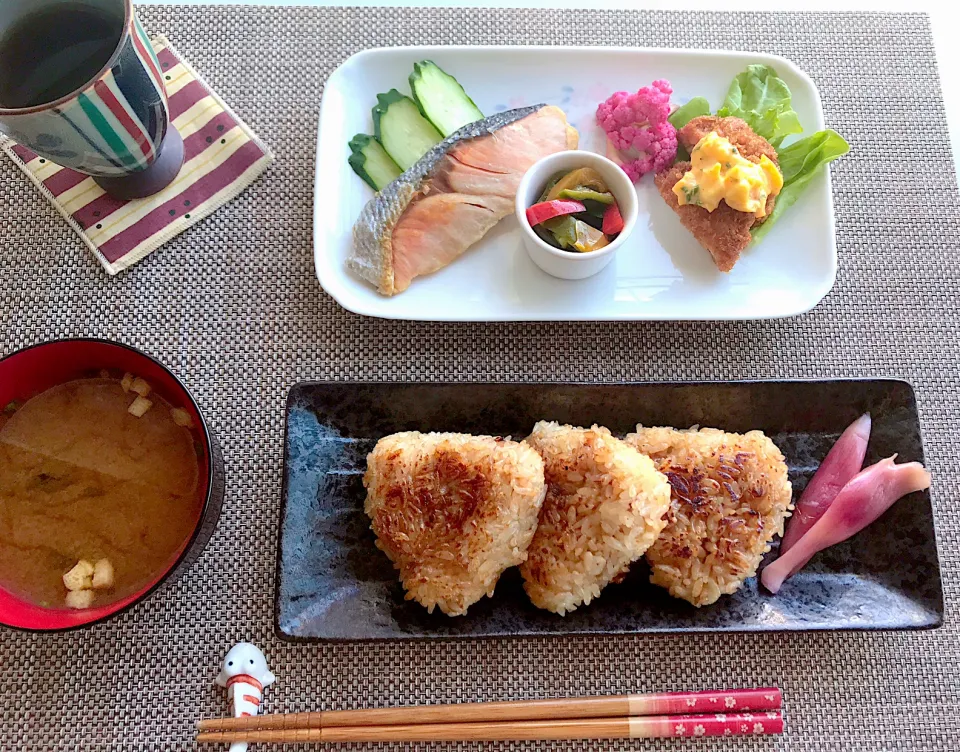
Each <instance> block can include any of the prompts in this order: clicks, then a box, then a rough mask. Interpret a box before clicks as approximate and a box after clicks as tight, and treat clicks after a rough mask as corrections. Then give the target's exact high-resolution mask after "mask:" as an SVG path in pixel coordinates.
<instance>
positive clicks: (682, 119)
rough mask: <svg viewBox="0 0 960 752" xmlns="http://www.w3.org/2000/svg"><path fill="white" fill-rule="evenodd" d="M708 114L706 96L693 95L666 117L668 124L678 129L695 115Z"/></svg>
mask: <svg viewBox="0 0 960 752" xmlns="http://www.w3.org/2000/svg"><path fill="white" fill-rule="evenodd" d="M709 114H710V103H709V102H708V101H707V99H706V97H694V98H693V99H691V100H690V101H689V102H687V103H686V104H685V105H683V106H681V107H678V108H677V109H675V110H674V111H673V113H671V115H670V117H668V118H667V120H669V121H670V124H671V125H672V126H673V127H674V128H676V129H677V130H680V129H681V128H683V126H685V125H686V124H687V123H689V122H690V121H691V120H693V119H694V118H695V117H700V116H701V115H709Z"/></svg>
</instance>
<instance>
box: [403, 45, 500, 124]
mask: <svg viewBox="0 0 960 752" xmlns="http://www.w3.org/2000/svg"><path fill="white" fill-rule="evenodd" d="M410 90H411V91H412V92H413V98H414V99H415V100H416V102H417V107H419V108H420V112H422V113H423V116H424V117H425V118H426V119H427V120H429V121H430V122H431V123H433V124H434V125H435V126H436V127H437V130H439V131H440V132H441V133H442V134H443V135H444V137H446V136H449V135H450V134H451V133H453V132H454V131H456V130H459V129H460V128H462V127H463V126H465V125H467V124H468V123H475V122H477V121H478V120H483V113H482V112H480V109H479V108H478V107H477V106H476V105H475V104H474V103H473V100H472V99H470V97H468V96H467V92H465V91H464V90H463V87H462V86H461V85H460V83H459V82H458V81H457V79H455V78H454V77H453V76H451V75H450V74H449V73H446V72H445V71H444V70H443V69H442V68H441V67H440V66H439V65H437V64H436V63H434V62H432V61H430V60H424V61H422V62H419V63H414V66H413V73H411V74H410Z"/></svg>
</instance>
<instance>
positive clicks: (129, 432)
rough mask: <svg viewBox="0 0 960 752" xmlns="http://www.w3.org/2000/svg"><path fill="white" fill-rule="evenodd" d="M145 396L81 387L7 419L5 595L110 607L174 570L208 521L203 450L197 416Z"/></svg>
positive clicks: (1, 451) (0, 562) (68, 387)
mask: <svg viewBox="0 0 960 752" xmlns="http://www.w3.org/2000/svg"><path fill="white" fill-rule="evenodd" d="M131 384H133V387H131ZM135 389H138V390H139V392H140V393H138V392H137V391H135ZM148 390H149V385H147V384H146V382H144V381H143V380H139V379H138V380H137V381H136V382H133V381H132V376H130V375H127V376H125V377H124V379H123V380H122V381H121V380H120V379H115V378H96V379H81V380H78V381H71V382H68V383H66V384H61V385H59V386H55V387H53V388H52V389H49V390H47V391H45V392H43V393H42V394H39V395H38V396H36V397H33V398H32V399H30V400H28V401H27V402H25V403H24V404H23V405H19V406H18V405H11V406H9V407H8V408H7V410H5V411H4V412H3V413H2V414H0V588H3V589H5V590H7V591H8V592H10V593H12V594H13V595H15V596H17V597H19V598H22V599H24V600H27V601H30V602H32V603H35V604H37V605H40V606H43V607H46V608H66V607H68V606H69V607H73V608H86V607H91V606H102V605H107V604H109V603H111V602H114V601H117V600H121V599H123V598H126V597H127V596H129V595H132V594H134V593H136V592H138V591H140V590H141V589H142V588H143V587H144V586H146V585H148V584H149V583H151V582H153V581H154V580H156V579H157V577H158V575H159V574H161V573H162V572H164V571H165V570H166V569H168V568H169V566H170V565H171V564H173V562H174V560H175V558H176V556H177V555H178V553H179V552H180V551H181V550H182V548H183V546H184V544H185V543H186V542H187V540H188V539H189V537H190V536H191V534H192V532H193V530H194V528H195V526H196V523H197V520H198V517H199V515H200V507H201V499H200V495H199V482H200V481H199V463H198V460H197V445H196V442H195V437H194V434H193V433H192V431H191V429H190V426H189V425H188V424H189V422H190V420H189V417H188V414H187V413H186V412H185V411H183V410H182V409H179V408H172V407H171V405H169V404H168V403H167V402H166V401H165V400H163V398H161V397H160V396H159V395H157V394H156V393H154V392H149V393H147V391H148ZM138 415H139V417H138ZM80 562H89V564H83V565H82V566H79V567H78V564H79V563H80ZM104 562H106V564H103V563H104ZM94 563H97V575H96V580H97V581H96V587H94V586H93V584H91V583H92V581H93V580H92V573H90V572H86V570H85V567H90V566H91V565H93V564H94ZM107 569H109V570H110V571H109V572H108V574H109V580H107V579H105V577H104V575H103V572H104V571H106V570H107ZM68 572H69V573H71V574H70V575H69V576H68V577H67V578H66V580H67V582H65V578H64V575H66V574H67V573H68ZM78 578H79V581H83V580H84V578H85V582H86V584H80V585H75V584H71V585H70V587H69V588H68V583H72V582H73V581H75V580H78ZM77 590H82V592H80V593H79V595H78V594H77V593H76V592H74V591H77Z"/></svg>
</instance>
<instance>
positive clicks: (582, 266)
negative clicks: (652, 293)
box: [516, 151, 638, 279]
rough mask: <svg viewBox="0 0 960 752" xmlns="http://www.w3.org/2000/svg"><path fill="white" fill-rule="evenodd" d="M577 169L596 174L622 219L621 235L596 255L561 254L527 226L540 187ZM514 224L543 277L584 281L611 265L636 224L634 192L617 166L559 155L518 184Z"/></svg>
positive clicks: (577, 154) (589, 155) (583, 155)
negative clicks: (608, 190) (617, 207)
mask: <svg viewBox="0 0 960 752" xmlns="http://www.w3.org/2000/svg"><path fill="white" fill-rule="evenodd" d="M579 167H592V168H593V169H594V170H596V171H597V172H599V173H600V175H601V176H602V177H603V179H604V182H606V184H607V187H608V188H609V189H610V192H611V193H612V194H613V196H614V198H616V199H617V203H618V204H619V206H620V215H621V216H622V217H623V231H622V232H621V233H620V234H619V235H618V236H617V239H616V240H614V241H613V242H612V243H611V244H610V245H608V246H606V247H605V248H601V249H600V250H599V251H589V252H587V253H576V252H571V251H561V250H560V249H559V248H554V247H553V246H552V245H550V244H549V243H545V242H544V241H543V240H541V239H540V238H539V236H538V235H537V233H535V232H534V231H533V228H532V227H531V226H530V223H529V222H527V209H528V208H529V207H531V206H533V205H534V204H535V203H536V202H537V199H538V198H540V194H541V193H543V189H544V186H546V184H547V182H548V181H549V180H550V178H552V177H553V176H554V175H556V174H557V173H561V172H570V171H571V170H575V169H577V168H579ZM516 212H517V220H518V221H519V222H520V231H521V232H522V233H523V245H524V247H525V248H526V249H527V253H528V254H530V258H531V259H533V263H535V264H536V265H537V266H539V267H540V268H541V269H543V271H545V272H546V273H547V274H551V275H553V276H554V277H559V278H560V279H585V278H587V277H590V276H593V275H594V274H596V273H597V272H599V271H600V270H601V269H603V268H604V267H605V266H606V265H607V264H609V263H610V262H611V261H613V254H615V253H616V252H617V249H618V248H619V247H620V246H622V245H623V244H624V242H625V241H626V239H627V238H628V237H629V236H630V233H631V232H633V228H634V227H635V226H636V224H637V213H638V202H637V189H636V188H635V187H634V185H633V183H632V182H631V181H630V178H628V177H627V173H625V172H624V171H623V170H622V169H620V167H619V166H617V165H616V164H615V163H613V162H611V161H610V160H609V159H607V158H606V157H602V156H600V155H599V154H594V153H593V152H589V151H561V152H557V153H556V154H551V155H550V156H548V157H544V158H543V159H541V160H540V161H539V162H536V163H535V164H534V165H533V166H532V167H531V168H530V169H529V170H527V172H526V174H525V175H524V176H523V178H522V179H521V180H520V187H519V188H518V189H517V200H516Z"/></svg>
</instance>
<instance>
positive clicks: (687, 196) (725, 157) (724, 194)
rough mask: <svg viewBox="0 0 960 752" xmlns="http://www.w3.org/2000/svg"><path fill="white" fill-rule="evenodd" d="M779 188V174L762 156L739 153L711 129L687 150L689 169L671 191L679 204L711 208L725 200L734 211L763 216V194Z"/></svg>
mask: <svg viewBox="0 0 960 752" xmlns="http://www.w3.org/2000/svg"><path fill="white" fill-rule="evenodd" d="M781 188H783V175H781V174H780V170H778V169H777V166H776V165H775V164H774V163H773V162H771V161H770V160H769V159H768V158H767V157H766V156H761V157H760V163H759V164H757V163H755V162H751V161H750V160H749V159H745V158H744V157H742V156H741V155H740V152H739V150H738V149H737V147H736V146H734V145H733V144H732V143H730V141H729V139H726V138H724V137H723V136H720V135H718V134H717V133H716V131H712V132H710V133H708V134H707V135H706V136H704V137H703V138H701V139H700V140H699V141H698V142H697V145H696V146H694V147H693V151H691V152H690V169H689V170H687V172H686V173H685V174H684V176H683V177H682V178H680V180H679V181H677V184H676V185H675V186H673V192H674V194H676V196H677V200H678V201H679V203H680V205H681V206H683V205H685V204H693V205H695V206H702V207H703V208H704V209H706V210H707V211H710V212H712V211H713V210H714V209H716V208H717V207H718V206H719V205H720V201H721V200H722V201H726V202H727V206H729V207H730V208H731V209H736V210H737V211H742V212H746V213H748V214H753V215H755V216H757V217H763V216H765V215H766V213H767V197H768V196H776V195H777V194H778V193H780V189H781Z"/></svg>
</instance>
